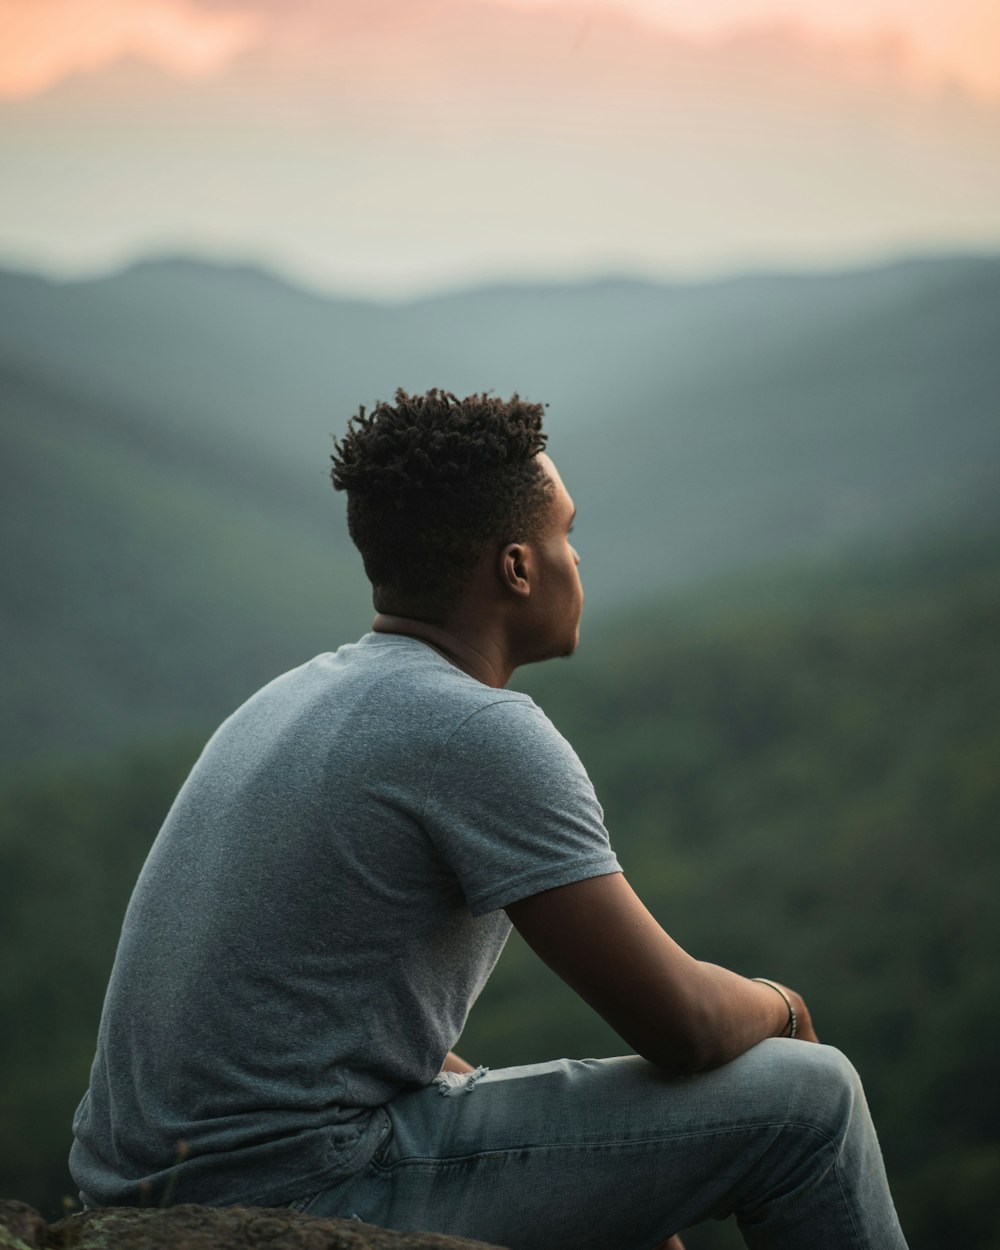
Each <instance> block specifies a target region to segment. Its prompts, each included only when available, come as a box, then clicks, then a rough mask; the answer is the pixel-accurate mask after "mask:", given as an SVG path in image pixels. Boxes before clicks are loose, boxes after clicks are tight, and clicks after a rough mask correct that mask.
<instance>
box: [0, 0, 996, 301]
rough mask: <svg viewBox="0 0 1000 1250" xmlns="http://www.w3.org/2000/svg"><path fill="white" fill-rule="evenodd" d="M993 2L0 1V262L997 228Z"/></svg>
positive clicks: (573, 268) (463, 256)
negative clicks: (180, 253)
mask: <svg viewBox="0 0 1000 1250" xmlns="http://www.w3.org/2000/svg"><path fill="white" fill-rule="evenodd" d="M998 157H1000V0H866V3H865V4H853V5H852V4H844V3H843V0H839V3H838V2H834V0H700V2H699V3H698V4H692V3H690V0H605V3H603V4H587V3H581V2H580V0H0V168H2V170H3V175H2V176H3V193H2V200H0V263H4V262H5V263H8V264H10V263H13V264H17V265H20V266H23V267H32V268H44V269H47V270H50V271H55V272H80V271H89V270H94V269H103V268H107V267H109V266H111V265H114V264H118V263H120V262H122V261H123V260H126V259H129V258H132V257H135V256H139V255H144V254H147V253H150V252H158V251H164V250H169V251H173V252H176V251H185V252H195V253H197V254H209V255H219V256H226V257H239V258H241V259H256V260H262V261H265V262H267V263H270V264H273V265H275V266H277V267H278V268H280V269H283V270H285V271H287V272H290V273H292V274H294V275H296V276H299V277H301V278H304V279H305V280H307V281H309V282H312V283H315V284H318V285H321V286H326V287H332V288H336V289H341V290H351V291H362V292H371V293H382V294H386V295H403V294H407V293H410V292H413V291H419V290H425V289H428V288H436V287H441V286H447V285H452V284H454V283H456V282H457V283H467V282H472V281H476V280H479V279H481V278H495V277H546V276H554V275H576V274H589V273H596V272H604V271H608V270H613V271H617V272H622V271H626V272H635V273H645V274H653V275H673V274H677V275H695V274H702V273H714V272H720V271H726V270H729V269H732V268H736V267H739V268H745V267H751V266H756V265H762V264H778V265H782V266H790V265H796V266H797V265H803V264H804V265H814V264H822V265H829V264H837V263H840V262H844V261H847V262H853V261H855V260H864V259H867V258H869V257H879V256H884V255H892V254H899V253H903V252H905V253H910V252H915V251H923V250H942V249H953V248H989V249H991V250H996V249H998V248H1000V159H998Z"/></svg>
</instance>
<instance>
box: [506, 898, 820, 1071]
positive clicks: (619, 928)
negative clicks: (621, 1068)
mask: <svg viewBox="0 0 1000 1250" xmlns="http://www.w3.org/2000/svg"><path fill="white" fill-rule="evenodd" d="M507 913H508V915H509V916H510V918H511V921H512V922H513V924H514V925H515V927H516V928H517V930H518V932H519V933H520V934H521V936H522V937H523V938H524V939H525V940H526V941H527V943H528V944H529V946H531V947H532V949H533V950H534V951H535V952H536V954H538V955H539V956H540V957H541V958H542V959H543V960H544V961H545V963H547V964H548V965H549V967H550V968H552V969H553V971H555V972H556V973H558V974H559V976H560V977H562V979H563V980H564V981H566V982H567V984H569V985H570V986H572V988H573V989H574V990H576V992H577V993H578V994H579V995H580V997H581V998H583V999H584V1000H585V1001H586V1002H588V1003H589V1004H590V1005H591V1007H593V1008H594V1010H595V1011H596V1012H598V1014H599V1015H601V1016H602V1017H603V1018H604V1019H605V1020H606V1021H607V1022H608V1024H610V1025H611V1027H612V1028H613V1029H614V1030H615V1032H616V1033H618V1035H619V1036H620V1037H621V1038H623V1039H624V1041H625V1042H627V1043H628V1045H629V1046H630V1047H631V1048H632V1049H633V1050H635V1051H636V1053H637V1054H639V1055H642V1057H643V1058H644V1059H648V1060H649V1061H650V1063H655V1064H656V1065H657V1066H658V1067H661V1068H663V1069H665V1070H666V1071H668V1072H672V1073H677V1074H683V1073H691V1072H698V1071H700V1070H702V1069H704V1068H714V1067H718V1066H719V1065H720V1064H723V1063H726V1062H727V1061H728V1060H730V1059H735V1058H736V1056H737V1055H741V1054H742V1053H743V1052H744V1051H746V1050H749V1049H750V1047H751V1046H755V1045H756V1044H757V1043H758V1042H760V1041H763V1040H764V1038H767V1037H779V1036H781V1035H782V1034H783V1033H784V1032H785V1031H786V1029H787V1026H788V1008H787V1006H786V1004H785V1002H784V1001H783V1000H782V998H781V996H780V995H779V994H778V993H776V992H775V990H774V989H773V988H772V987H771V986H768V985H762V984H760V983H758V982H756V981H750V980H748V979H747V978H746V977H741V976H739V975H738V974H737V973H735V972H730V971H729V970H728V969H726V968H719V967H717V966H716V965H715V964H709V963H703V962H702V961H701V960H698V959H694V958H693V957H692V956H691V955H689V954H688V953H687V952H686V951H685V950H683V949H682V948H681V947H680V946H678V944H677V943H676V942H675V941H674V940H673V939H672V938H671V937H669V936H668V934H667V933H665V932H664V930H663V929H662V928H661V927H660V925H659V924H658V923H657V921H656V920H655V919H654V918H653V917H652V916H651V915H650V913H649V912H648V911H647V909H646V908H645V906H644V905H643V904H642V902H641V900H640V899H639V898H638V896H637V895H636V894H635V892H634V890H633V889H632V888H631V886H630V885H629V884H628V882H627V881H626V880H625V878H624V877H623V876H622V875H621V874H620V873H611V874H609V875H608V876H603V877H593V878H591V879H590V880H588V881H577V882H575V883H574V884H572V885H566V886H560V887H559V888H558V889H555V890H546V891H544V892H543V893H541V894H535V895H533V896H532V897H531V898H525V899H521V900H520V901H519V902H517V903H512V904H511V905H510V906H509V907H508V908H507ZM788 994H789V997H790V998H791V1000H792V1003H793V1005H794V1007H795V1010H796V1014H797V1016H798V1036H799V1037H800V1038H802V1039H803V1040H804V1041H816V1040H817V1038H816V1034H815V1032H814V1031H813V1027H812V1020H811V1017H810V1015H809V1011H808V1008H807V1007H806V1005H805V1002H804V1001H803V1000H802V997H801V995H799V994H797V993H795V991H794V990H789V991H788Z"/></svg>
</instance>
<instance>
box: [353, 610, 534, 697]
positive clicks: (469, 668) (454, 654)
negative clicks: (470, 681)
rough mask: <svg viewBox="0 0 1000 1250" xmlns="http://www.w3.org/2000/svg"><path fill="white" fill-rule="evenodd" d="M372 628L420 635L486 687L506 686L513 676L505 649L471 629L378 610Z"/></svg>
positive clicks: (411, 635)
mask: <svg viewBox="0 0 1000 1250" xmlns="http://www.w3.org/2000/svg"><path fill="white" fill-rule="evenodd" d="M372 629H373V630H374V631H375V633H377V634H404V635H406V637H408V638H417V639H419V641H420V642H425V643H427V645H428V646H429V647H433V648H434V650H435V651H437V652H438V653H439V654H441V655H443V656H444V658H445V659H446V660H447V661H448V662H449V663H450V664H454V665H455V667H456V668H459V669H461V670H462V672H463V673H468V675H469V676H470V677H474V678H475V679H476V681H481V682H482V683H483V685H485V686H494V687H496V688H497V689H499V688H501V687H502V686H506V684H507V682H508V680H509V679H510V675H511V672H512V671H513V666H512V665H509V664H508V663H507V662H506V659H505V657H504V654H503V648H502V647H501V646H499V644H498V643H497V642H495V641H494V640H492V639H490V638H486V637H480V636H472V635H471V634H470V632H469V631H462V636H460V635H459V633H458V632H456V631H455V630H454V629H451V628H448V627H446V626H443V625H432V624H431V623H430V622H429V621H419V620H417V619H416V617H412V616H393V615H392V614H391V613H388V612H379V613H378V615H377V616H376V617H375V620H374V621H373V622H372Z"/></svg>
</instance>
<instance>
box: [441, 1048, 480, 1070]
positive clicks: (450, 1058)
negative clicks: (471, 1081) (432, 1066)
mask: <svg viewBox="0 0 1000 1250" xmlns="http://www.w3.org/2000/svg"><path fill="white" fill-rule="evenodd" d="M475 1070H476V1069H475V1068H474V1067H473V1066H472V1064H471V1063H466V1062H465V1060H464V1059H462V1058H460V1057H459V1056H458V1055H456V1054H455V1052H454V1051H453V1050H449V1051H448V1053H447V1054H446V1055H445V1057H444V1063H443V1064H442V1065H441V1071H442V1072H475Z"/></svg>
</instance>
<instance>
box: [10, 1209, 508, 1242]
mask: <svg viewBox="0 0 1000 1250" xmlns="http://www.w3.org/2000/svg"><path fill="white" fill-rule="evenodd" d="M250 1247H255V1248H265V1250H502V1247H497V1246H487V1245H486V1243H485V1242H483V1241H467V1240H465V1239H464V1238H462V1237H445V1236H442V1235H441V1234H439V1233H394V1232H391V1231H390V1230H389V1229H386V1228H376V1227H375V1226H374V1225H373V1224H362V1223H360V1222H359V1221H358V1220H328V1219H320V1218H318V1217H316V1216H312V1215H300V1214H299V1213H298V1212H297V1211H289V1210H288V1209H287V1208H285V1207H277V1208H272V1207H197V1206H190V1205H189V1206H177V1207H165V1208H162V1209H157V1208H143V1207H100V1208H97V1209H95V1210H93V1211H83V1212H81V1213H80V1214H79V1215H71V1216H69V1217H68V1218H67V1219H64V1220H59V1222H58V1223H56V1224H47V1223H46V1222H45V1220H43V1219H42V1217H41V1216H40V1215H39V1214H38V1212H37V1211H36V1210H35V1209H34V1208H33V1207H29V1206H28V1205H27V1203H24V1202H13V1201H3V1200H0V1250H249V1248H250Z"/></svg>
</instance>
